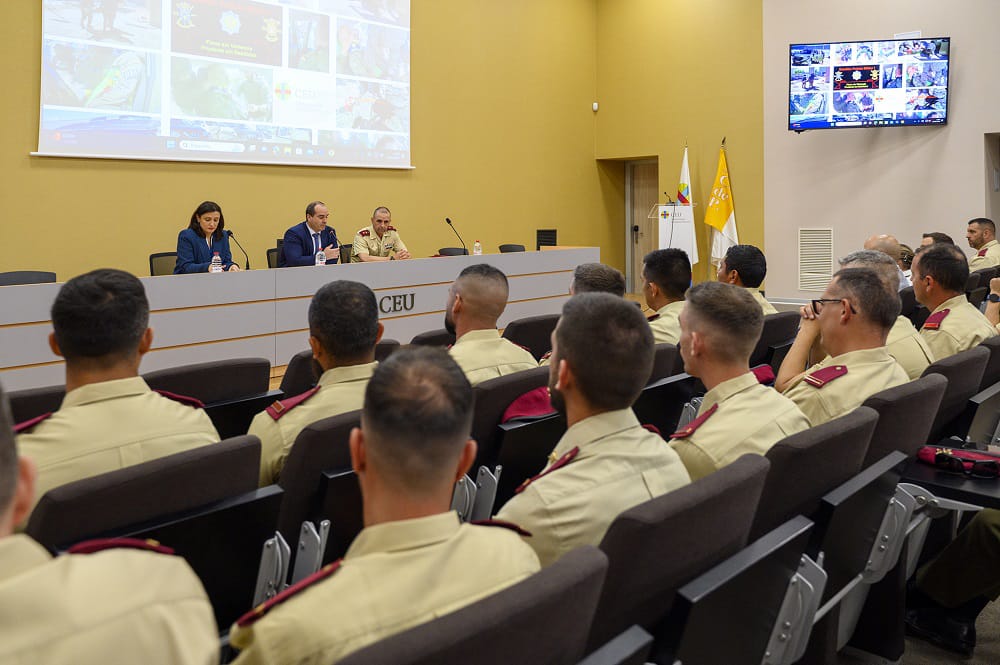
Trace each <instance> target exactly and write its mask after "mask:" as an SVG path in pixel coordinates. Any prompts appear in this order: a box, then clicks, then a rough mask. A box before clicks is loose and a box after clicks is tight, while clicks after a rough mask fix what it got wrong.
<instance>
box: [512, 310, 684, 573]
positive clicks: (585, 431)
mask: <svg viewBox="0 0 1000 665" xmlns="http://www.w3.org/2000/svg"><path fill="white" fill-rule="evenodd" d="M652 366H653V335H652V333H651V331H650V329H649V325H648V324H647V323H646V322H645V321H644V320H643V316H642V313H641V312H639V311H638V310H637V309H636V307H635V306H634V305H633V304H632V303H630V302H627V301H625V300H623V299H621V298H618V297H615V296H612V295H610V294H607V293H582V294H579V295H575V296H573V297H572V298H570V299H569V300H568V301H567V302H566V304H565V305H564V306H563V311H562V317H561V318H560V319H559V323H558V324H557V325H556V329H555V332H554V333H553V334H552V365H551V367H550V376H549V390H550V392H551V395H552V397H551V399H552V405H553V406H554V407H555V408H556V409H557V410H559V411H560V412H561V413H563V414H564V415H565V416H566V424H567V425H568V426H569V429H567V430H566V433H565V434H564V435H563V437H562V438H561V439H560V440H559V443H558V444H557V445H556V447H555V449H554V450H553V451H552V454H551V455H550V456H549V465H548V466H547V467H546V468H545V470H544V471H542V473H540V474H539V475H538V476H535V477H534V478H532V479H531V480H529V481H526V482H525V483H524V484H522V486H521V487H520V488H518V491H517V494H516V495H515V496H514V498H512V499H511V500H510V501H508V502H507V504H506V505H504V506H503V508H502V509H501V510H500V512H499V513H498V514H497V518H498V519H501V520H507V521H510V522H513V523H515V524H518V525H521V526H523V527H524V528H525V529H527V530H528V531H529V532H531V534H532V537H531V538H529V539H528V544H529V545H531V546H532V548H534V550H535V552H536V553H537V554H538V558H539V560H541V562H542V565H543V566H547V565H549V564H551V563H553V562H555V561H556V560H557V559H559V557H561V556H562V555H563V554H565V553H566V552H569V551H570V550H572V549H573V548H575V547H578V546H580V545H597V544H599V543H600V542H601V539H602V538H603V537H604V534H605V532H606V531H607V530H608V527H609V526H610V525H611V522H612V521H613V520H614V519H615V517H617V516H618V515H619V514H620V513H621V512H622V511H624V510H628V509H629V508H631V507H633V506H636V505H638V504H640V503H643V502H645V501H648V500H650V499H652V498H655V497H657V496H660V495H661V494H665V493H667V492H669V491H671V490H674V489H677V488H678V487H682V486H684V485H687V484H688V483H689V482H690V478H689V477H688V473H687V471H686V470H685V469H684V465H683V464H682V463H681V460H680V458H679V457H678V456H677V453H676V452H674V451H673V450H672V449H671V448H670V447H669V446H668V445H666V443H664V441H663V438H662V437H660V436H659V435H658V434H654V433H652V432H650V431H648V430H646V429H645V428H643V427H642V425H641V424H640V423H639V421H638V420H637V419H636V416H635V413H634V412H633V411H632V408H631V407H632V404H633V402H635V400H636V398H638V396H639V393H640V392H642V388H643V386H644V385H645V383H646V378H647V377H648V376H649V373H650V371H651V370H652Z"/></svg>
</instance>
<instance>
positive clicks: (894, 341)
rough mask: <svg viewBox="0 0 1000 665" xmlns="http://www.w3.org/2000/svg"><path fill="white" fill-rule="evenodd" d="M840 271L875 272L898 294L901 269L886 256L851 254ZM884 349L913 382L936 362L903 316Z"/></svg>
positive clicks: (865, 250) (889, 289) (872, 253)
mask: <svg viewBox="0 0 1000 665" xmlns="http://www.w3.org/2000/svg"><path fill="white" fill-rule="evenodd" d="M840 267H841V268H868V269H870V270H874V271H875V272H876V273H877V274H878V275H879V276H880V277H881V278H882V280H883V282H885V288H886V289H887V290H888V291H889V293H892V294H895V293H897V291H898V289H897V288H896V285H897V284H898V282H899V270H898V266H897V265H896V263H895V261H893V260H892V258H891V257H890V256H889V255H888V254H885V253H884V252H879V251H875V250H870V249H863V250H861V251H858V252H852V253H851V254H848V255H847V256H845V257H844V258H842V259H841V260H840ZM885 346H886V349H888V351H889V355H890V356H892V357H893V358H895V359H896V362H898V363H899V366H900V367H902V368H903V371H904V372H906V375H907V376H908V377H910V379H917V378H920V375H921V374H923V373H924V370H925V369H927V366H928V365H930V364H931V363H932V362H934V353H933V352H932V351H931V349H930V347H929V346H927V342H926V341H924V338H923V337H921V335H920V333H919V332H917V329H916V328H914V327H913V323H912V322H911V321H910V320H909V319H908V318H906V317H905V316H903V315H899V316H897V317H896V322H895V323H893V324H892V329H891V330H889V337H888V338H886V342H885Z"/></svg>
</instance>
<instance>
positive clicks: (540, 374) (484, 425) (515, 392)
mask: <svg viewBox="0 0 1000 665" xmlns="http://www.w3.org/2000/svg"><path fill="white" fill-rule="evenodd" d="M548 381H549V368H548V367H536V368H534V369H528V370H524V371H523V372H515V373H513V374H507V375H506V376H498V377H497V378H495V379H490V380H488V381H483V382H482V383H480V384H478V385H476V386H473V388H472V394H473V398H474V399H475V407H474V410H473V415H472V438H473V439H475V440H476V443H477V444H479V449H478V451H477V453H476V464H475V466H473V469H478V468H479V467H480V466H481V465H485V466H486V467H488V468H489V469H491V470H492V469H493V467H494V466H495V465H496V462H497V457H498V455H499V449H498V443H499V436H498V434H499V427H498V426H499V425H500V422H501V419H502V417H503V414H504V411H506V410H507V407H508V406H510V404H511V402H513V401H514V400H515V399H517V398H518V397H520V396H521V395H523V394H524V393H526V392H530V391H532V390H535V389H536V388H541V387H543V386H546V385H548Z"/></svg>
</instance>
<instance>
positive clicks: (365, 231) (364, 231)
mask: <svg viewBox="0 0 1000 665" xmlns="http://www.w3.org/2000/svg"><path fill="white" fill-rule="evenodd" d="M371 234H372V232H371V231H369V230H368V229H361V230H360V231H358V235H359V236H361V237H362V238H367V237H368V236H370V235H371Z"/></svg>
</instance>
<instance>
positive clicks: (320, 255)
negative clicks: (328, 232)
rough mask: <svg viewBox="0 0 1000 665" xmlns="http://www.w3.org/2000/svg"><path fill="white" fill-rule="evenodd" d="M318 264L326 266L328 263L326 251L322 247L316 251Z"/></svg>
mask: <svg viewBox="0 0 1000 665" xmlns="http://www.w3.org/2000/svg"><path fill="white" fill-rule="evenodd" d="M316 265H318V266H325V265H326V252H324V251H323V250H322V249H321V250H319V251H318V252H316Z"/></svg>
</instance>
